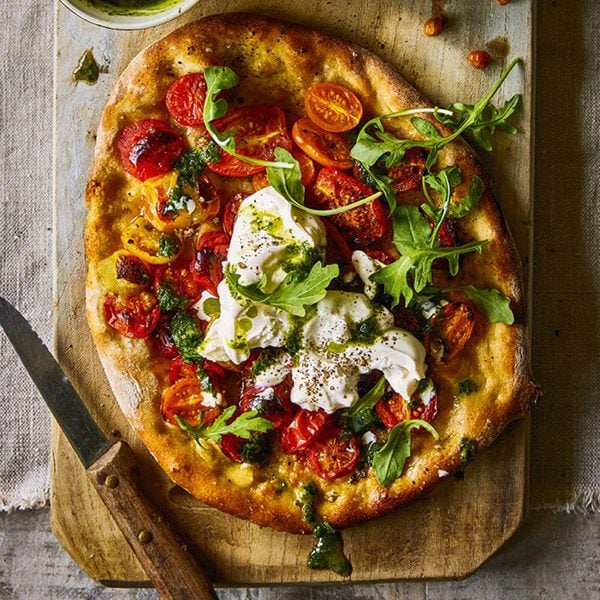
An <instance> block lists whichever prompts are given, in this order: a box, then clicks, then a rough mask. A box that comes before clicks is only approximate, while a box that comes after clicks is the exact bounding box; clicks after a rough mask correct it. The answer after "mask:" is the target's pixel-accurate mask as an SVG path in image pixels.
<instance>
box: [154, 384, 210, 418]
mask: <svg viewBox="0 0 600 600" xmlns="http://www.w3.org/2000/svg"><path fill="white" fill-rule="evenodd" d="M203 401H204V397H203V395H202V386H201V385H200V381H199V380H198V378H197V377H189V378H185V379H179V380H178V381H176V382H175V383H174V384H173V385H172V386H170V387H168V388H167V389H166V390H165V391H164V392H163V398H162V403H161V405H160V412H161V414H162V416H163V419H164V420H165V421H168V422H169V423H171V424H172V425H177V421H176V420H175V415H177V416H178V417H180V418H181V419H183V420H184V421H185V422H186V423H188V424H189V425H192V426H194V425H197V424H198V418H199V416H200V411H202V413H203V419H202V422H203V423H211V422H212V421H214V420H215V419H216V418H217V416H218V415H219V413H220V412H221V409H220V408H219V407H212V406H209V407H207V406H204V404H203Z"/></svg>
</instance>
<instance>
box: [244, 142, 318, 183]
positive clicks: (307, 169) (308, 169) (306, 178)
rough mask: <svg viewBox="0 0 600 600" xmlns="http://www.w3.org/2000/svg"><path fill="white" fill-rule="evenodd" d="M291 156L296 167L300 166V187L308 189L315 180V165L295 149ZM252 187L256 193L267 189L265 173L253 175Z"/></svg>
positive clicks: (267, 181)
mask: <svg viewBox="0 0 600 600" xmlns="http://www.w3.org/2000/svg"><path fill="white" fill-rule="evenodd" d="M292 156H293V157H294V158H295V159H296V160H297V161H298V165H299V166H300V181H301V183H302V185H303V186H304V187H308V186H309V185H310V184H311V183H312V182H313V181H314V179H315V163H314V162H313V161H312V159H311V158H309V157H308V156H306V154H304V152H302V151H300V150H296V149H295V148H294V149H293V150H292ZM252 185H253V187H254V190H255V191H257V192H258V190H262V189H263V188H266V187H268V186H269V185H270V183H269V180H268V179H267V174H266V172H264V171H261V172H260V173H255V174H254V175H253V176H252Z"/></svg>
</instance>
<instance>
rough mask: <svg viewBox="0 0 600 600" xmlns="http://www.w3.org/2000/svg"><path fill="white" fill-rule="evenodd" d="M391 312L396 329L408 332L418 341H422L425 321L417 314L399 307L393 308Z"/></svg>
mask: <svg viewBox="0 0 600 600" xmlns="http://www.w3.org/2000/svg"><path fill="white" fill-rule="evenodd" d="M393 312H394V324H395V325H396V327H400V329H404V330H406V331H409V332H410V333H412V334H413V335H414V336H415V337H416V338H417V339H419V340H422V339H423V329H424V327H425V319H424V318H423V316H422V315H421V314H420V313H419V312H417V311H415V310H411V309H410V308H405V307H403V306H400V305H399V306H397V307H396V308H394V311H393Z"/></svg>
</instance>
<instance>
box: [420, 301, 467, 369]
mask: <svg viewBox="0 0 600 600" xmlns="http://www.w3.org/2000/svg"><path fill="white" fill-rule="evenodd" d="M475 322H476V313H475V308H474V307H473V305H472V304H471V303H470V302H469V303H466V302H450V303H449V304H446V305H445V306H442V307H441V308H440V310H439V311H438V312H437V313H436V314H435V315H434V316H433V317H432V318H431V319H430V320H429V326H430V327H429V331H428V332H427V333H426V334H425V347H426V348H427V351H428V352H429V353H430V354H433V355H434V356H436V358H440V359H442V358H443V359H444V360H451V359H452V358H454V357H455V356H456V355H457V354H458V353H459V352H460V351H461V350H462V349H463V348H464V347H465V345H466V344H467V342H468V341H469V339H470V338H471V336H472V335H473V331H474V330H475Z"/></svg>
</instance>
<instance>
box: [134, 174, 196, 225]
mask: <svg viewBox="0 0 600 600" xmlns="http://www.w3.org/2000/svg"><path fill="white" fill-rule="evenodd" d="M177 179H178V175H177V173H176V172H175V171H173V172H171V173H168V174H167V175H160V176H158V177H152V178H151V179H148V180H146V181H145V182H144V183H143V184H142V185H141V186H140V188H141V189H140V195H141V198H142V203H143V205H144V216H145V217H146V219H147V220H148V221H149V222H150V223H151V224H152V226H153V227H154V228H155V229H157V230H158V231H173V230H175V229H185V228H187V227H189V226H190V225H191V224H192V212H190V211H188V210H187V208H186V207H184V208H182V209H181V210H172V209H171V208H170V205H169V197H170V196H171V194H172V193H173V191H174V190H176V189H177V188H178V184H177ZM194 208H196V207H194Z"/></svg>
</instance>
